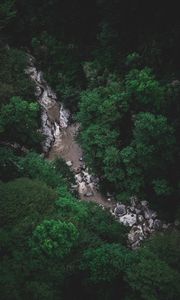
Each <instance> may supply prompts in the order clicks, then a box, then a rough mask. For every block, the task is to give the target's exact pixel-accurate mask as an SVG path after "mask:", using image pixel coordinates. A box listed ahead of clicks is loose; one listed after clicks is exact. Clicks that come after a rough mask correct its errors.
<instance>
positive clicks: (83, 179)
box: [66, 157, 99, 197]
mask: <svg viewBox="0 0 180 300" xmlns="http://www.w3.org/2000/svg"><path fill="white" fill-rule="evenodd" d="M79 160H80V162H81V163H80V167H78V168H76V169H73V163H72V162H71V161H67V162H66V164H67V165H68V166H69V167H71V168H72V169H73V171H74V172H75V181H76V185H73V186H72V188H73V189H76V190H77V191H78V193H79V195H80V196H83V197H92V196H93V195H94V190H95V189H97V188H98V183H99V179H98V178H97V177H95V176H93V175H90V174H89V171H88V167H86V165H85V163H84V162H83V158H82V157H81V158H80V159H79Z"/></svg>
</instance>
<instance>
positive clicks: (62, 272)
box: [0, 0, 180, 300]
mask: <svg viewBox="0 0 180 300" xmlns="http://www.w3.org/2000/svg"><path fill="white" fill-rule="evenodd" d="M179 53H180V19H179V10H178V5H177V3H176V2H165V1H162V0H156V1H154V0H153V1H143V0H91V1H88V0H87V1H84V0H41V1H40V0H29V1H23V0H1V2H0V224H1V228H0V240H1V246H0V254H1V263H0V298H1V299H2V300H24V299H29V300H30V299H32V300H36V299H38V300H44V299H47V300H51V299H52V300H59V299H63V300H66V299H67V300H68V299H69V300H79V299H89V300H91V299H97V300H101V299H105V300H113V299H117V298H118V299H122V300H165V299H167V300H177V299H179V298H180V231H179V230H180V202H179V197H180V139H179V132H180V101H179V100H180V60H179ZM29 54H31V55H33V56H34V57H35V59H36V65H37V68H38V69H40V70H42V71H43V73H44V77H45V79H46V81H47V82H48V84H49V85H50V86H51V87H52V89H53V90H54V91H55V93H56V94H57V97H58V100H59V101H60V102H61V103H63V105H64V106H65V107H66V108H68V109H69V110H70V112H71V122H72V123H73V122H78V123H79V124H80V131H79V135H78V138H77V140H78V143H79V144H80V145H81V147H82V149H83V152H84V159H85V162H86V164H87V166H88V168H89V170H90V171H91V173H92V174H94V175H97V176H98V177H99V179H100V183H99V187H100V190H101V193H102V194H103V195H105V194H106V193H107V192H110V193H111V194H113V196H114V201H115V202H121V203H123V204H125V205H128V204H129V202H130V198H131V197H132V196H134V197H137V198H138V199H139V200H147V201H148V203H149V206H150V207H151V208H153V209H155V210H156V211H157V212H158V213H159V215H160V217H161V218H162V219H163V220H166V222H170V224H171V225H170V226H169V227H168V228H169V229H167V230H166V231H160V232H156V233H155V234H154V235H152V236H151V238H150V239H148V240H146V241H144V242H143V243H142V244H141V247H140V248H138V249H136V250H134V251H132V250H131V249H130V248H129V247H127V235H128V229H127V227H125V226H123V225H122V224H120V223H119V222H117V221H116V220H115V218H114V217H113V216H112V215H111V213H110V212H109V211H108V210H106V209H104V210H103V209H102V208H101V207H99V206H98V205H96V204H95V203H90V202H88V201H81V200H80V199H79V195H78V193H77V192H76V191H74V190H72V186H73V185H74V184H75V180H74V174H73V172H72V171H71V170H70V169H69V167H68V166H67V164H66V163H65V161H64V160H63V159H62V158H60V157H59V158H58V159H56V160H52V161H50V160H48V159H46V158H44V154H43V153H42V152H43V149H42V143H43V141H44V139H45V138H46V137H45V136H44V135H43V134H42V132H41V130H40V128H41V114H42V110H41V107H40V104H39V103H38V102H37V99H36V98H37V97H36V96H35V90H36V89H35V84H34V83H33V82H32V81H31V80H30V78H29V76H28V74H27V72H25V70H26V69H27V66H28V63H29V61H28V59H29V56H28V55H29ZM147 222H148V221H147Z"/></svg>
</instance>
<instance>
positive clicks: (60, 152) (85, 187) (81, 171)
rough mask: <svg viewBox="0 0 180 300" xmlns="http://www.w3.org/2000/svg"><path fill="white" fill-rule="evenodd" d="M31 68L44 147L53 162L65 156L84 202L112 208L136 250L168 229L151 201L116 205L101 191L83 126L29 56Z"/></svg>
mask: <svg viewBox="0 0 180 300" xmlns="http://www.w3.org/2000/svg"><path fill="white" fill-rule="evenodd" d="M28 58H29V66H28V68H27V69H26V73H27V74H28V75H29V76H30V78H31V80H33V82H34V83H35V88H36V91H35V96H36V98H37V101H38V102H39V103H40V105H41V124H42V125H41V126H42V128H41V130H42V133H43V135H44V136H45V140H44V142H43V145H42V148H43V152H44V154H45V155H46V157H47V158H48V159H49V160H53V159H55V158H56V157H62V158H63V159H64V160H65V161H66V164H67V165H68V166H69V167H70V168H71V170H72V171H73V172H74V176H75V181H76V184H75V185H74V186H72V188H73V189H76V190H77V191H78V193H79V196H80V198H81V199H82V200H84V201H93V202H96V203H97V204H98V205H99V206H101V207H102V209H109V210H110V212H111V213H112V215H114V217H115V218H116V220H117V221H119V222H120V223H123V224H124V225H125V226H128V227H129V229H130V231H129V233H128V245H129V247H131V248H132V249H136V248H138V247H139V246H140V244H141V241H142V240H144V239H145V238H147V237H149V236H150V235H151V234H153V233H154V232H156V231H160V230H166V229H168V228H169V227H170V226H171V224H165V223H163V222H162V221H161V220H159V219H158V216H157V213H156V212H155V211H153V210H151V209H150V208H149V205H148V202H147V201H139V200H138V199H137V198H136V197H132V198H131V199H130V203H131V204H130V205H124V204H122V203H116V202H115V201H114V200H113V197H112V196H111V195H109V194H108V195H107V196H104V195H102V194H101V193H100V192H99V189H98V183H99V179H98V178H97V177H96V176H94V175H91V174H90V173H89V170H88V167H87V166H86V165H85V162H84V159H83V151H82V149H81V147H80V145H79V144H78V143H77V141H76V136H77V133H78V131H79V129H80V125H79V124H77V123H75V124H74V123H73V124H70V122H69V120H70V112H69V111H68V110H67V109H65V108H64V106H63V105H62V104H61V103H60V102H58V99H57V96H56V94H55V93H54V92H53V91H52V89H51V88H50V87H49V85H48V84H47V82H46V81H45V80H44V78H43V74H42V72H41V71H39V70H37V68H36V66H35V59H34V57H32V56H31V55H28Z"/></svg>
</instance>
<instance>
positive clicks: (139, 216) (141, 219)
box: [137, 215, 144, 223]
mask: <svg viewBox="0 0 180 300" xmlns="http://www.w3.org/2000/svg"><path fill="white" fill-rule="evenodd" d="M137 219H138V222H140V223H142V222H143V221H144V217H143V216H142V215H138V216H137Z"/></svg>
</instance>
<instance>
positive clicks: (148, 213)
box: [144, 207, 154, 220]
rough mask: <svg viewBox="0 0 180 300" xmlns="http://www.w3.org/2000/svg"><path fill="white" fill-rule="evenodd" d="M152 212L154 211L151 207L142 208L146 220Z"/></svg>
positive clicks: (150, 216)
mask: <svg viewBox="0 0 180 300" xmlns="http://www.w3.org/2000/svg"><path fill="white" fill-rule="evenodd" d="M153 213H154V211H153V210H151V209H149V208H147V207H146V208H145V209H144V217H145V219H146V220H149V219H151V218H152V215H153Z"/></svg>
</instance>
